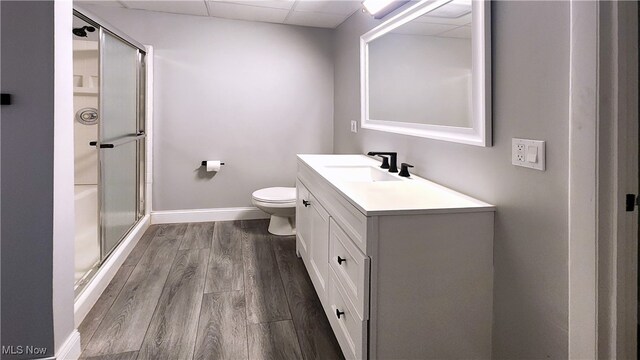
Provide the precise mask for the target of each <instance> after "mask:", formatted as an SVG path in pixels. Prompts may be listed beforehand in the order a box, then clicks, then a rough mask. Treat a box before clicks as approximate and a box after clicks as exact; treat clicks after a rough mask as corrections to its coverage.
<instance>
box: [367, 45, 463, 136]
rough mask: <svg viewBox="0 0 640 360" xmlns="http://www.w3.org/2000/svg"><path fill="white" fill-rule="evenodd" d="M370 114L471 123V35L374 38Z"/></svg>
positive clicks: (435, 122) (374, 117)
mask: <svg viewBox="0 0 640 360" xmlns="http://www.w3.org/2000/svg"><path fill="white" fill-rule="evenodd" d="M369 98H370V102H369V117H370V118H371V119H372V120H391V121H401V122H409V123H421V124H432V125H448V126H462V127H470V126H471V122H472V119H471V39H456V38H447V37H437V36H425V35H410V34H395V33H388V34H385V35H384V36H382V37H379V38H377V39H375V40H373V41H372V42H370V43H369Z"/></svg>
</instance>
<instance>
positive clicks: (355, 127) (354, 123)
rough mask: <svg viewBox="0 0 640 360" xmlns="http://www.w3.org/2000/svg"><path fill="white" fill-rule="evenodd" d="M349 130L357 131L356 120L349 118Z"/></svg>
mask: <svg viewBox="0 0 640 360" xmlns="http://www.w3.org/2000/svg"><path fill="white" fill-rule="evenodd" d="M351 132H354V133H357V132H358V122H357V121H356V120H351Z"/></svg>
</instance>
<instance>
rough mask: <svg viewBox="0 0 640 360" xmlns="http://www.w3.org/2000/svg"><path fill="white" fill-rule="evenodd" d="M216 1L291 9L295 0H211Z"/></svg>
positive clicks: (211, 0)
mask: <svg viewBox="0 0 640 360" xmlns="http://www.w3.org/2000/svg"><path fill="white" fill-rule="evenodd" d="M209 1H210V2H215V3H231V4H239V5H249V6H261V7H268V8H274V9H286V10H289V9H291V7H292V6H293V3H294V2H295V0H209Z"/></svg>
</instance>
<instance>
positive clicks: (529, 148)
mask: <svg viewBox="0 0 640 360" xmlns="http://www.w3.org/2000/svg"><path fill="white" fill-rule="evenodd" d="M511 164H513V165H516V166H522V167H526V168H529V169H535V170H541V171H544V170H545V142H544V141H541V140H528V139H516V138H513V139H511Z"/></svg>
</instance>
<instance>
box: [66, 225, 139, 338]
mask: <svg viewBox="0 0 640 360" xmlns="http://www.w3.org/2000/svg"><path fill="white" fill-rule="evenodd" d="M149 219H150V217H149V215H145V216H144V217H143V218H142V220H140V222H139V223H138V224H137V225H136V226H135V227H134V228H133V229H132V230H131V232H129V234H128V235H127V237H125V238H124V240H122V243H120V245H118V246H117V247H116V249H115V250H113V252H112V253H111V255H109V257H108V258H107V260H106V261H105V262H104V264H102V265H101V266H100V269H98V272H97V273H96V274H95V275H94V277H93V279H91V280H90V281H89V283H88V284H87V285H86V288H85V289H84V290H83V291H82V293H80V296H78V298H77V299H76V301H75V303H74V318H75V319H74V320H75V325H76V327H78V326H80V323H82V320H84V318H85V316H87V314H88V313H89V311H90V310H91V308H92V307H93V305H95V303H96V301H98V298H100V295H102V292H103V291H104V289H106V288H107V285H109V283H110V282H111V280H112V279H113V277H114V276H115V275H116V272H118V269H120V266H121V265H122V263H124V260H125V259H126V258H127V256H129V254H130V253H131V251H132V250H133V248H134V247H135V246H136V244H138V241H139V240H140V238H142V235H143V234H144V232H145V231H147V228H149V224H150V221H149Z"/></svg>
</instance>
